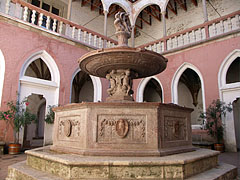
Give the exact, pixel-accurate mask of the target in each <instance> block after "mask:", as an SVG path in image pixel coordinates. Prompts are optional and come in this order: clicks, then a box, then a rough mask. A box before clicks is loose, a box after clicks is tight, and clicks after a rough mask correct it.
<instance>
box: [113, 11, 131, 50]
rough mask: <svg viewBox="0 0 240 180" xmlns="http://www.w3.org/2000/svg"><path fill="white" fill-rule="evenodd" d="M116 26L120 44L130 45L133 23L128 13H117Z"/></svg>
mask: <svg viewBox="0 0 240 180" xmlns="http://www.w3.org/2000/svg"><path fill="white" fill-rule="evenodd" d="M114 26H115V28H116V33H115V34H116V36H117V38H118V46H128V39H129V38H130V37H131V31H132V28H131V25H130V21H129V18H128V14H127V13H125V12H118V13H117V14H116V15H115V21H114Z"/></svg>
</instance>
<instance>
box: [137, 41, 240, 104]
mask: <svg viewBox="0 0 240 180" xmlns="http://www.w3.org/2000/svg"><path fill="white" fill-rule="evenodd" d="M239 42H240V37H237V36H236V37H233V38H230V39H225V40H221V41H216V40H215V41H212V42H209V43H205V44H203V45H201V46H199V47H192V48H188V49H186V50H182V51H181V52H176V53H172V54H166V55H164V56H165V57H166V58H168V64H167V68H166V70H165V71H164V72H163V73H161V74H159V75H157V77H158V78H159V80H160V81H161V83H162V85H163V89H164V97H165V103H170V102H172V97H171V96H172V95H171V83H172V79H173V76H174V73H175V72H176V71H177V69H178V68H179V67H180V66H181V65H182V64H183V63H184V62H188V63H190V64H192V65H194V66H195V67H196V68H197V69H198V70H199V71H200V72H201V74H202V76H203V81H204V86H205V100H206V105H207V106H208V104H210V103H211V102H212V100H213V99H216V98H219V89H218V72H219V68H220V66H221V63H222V62H223V60H224V59H225V58H226V57H227V56H228V55H229V54H230V53H231V52H232V51H233V50H235V49H240V43H239ZM140 81H141V80H135V81H134V86H133V87H134V92H136V90H137V87H138V85H139V82H140ZM134 97H135V98H136V93H135V94H134ZM207 106H206V107H207Z"/></svg>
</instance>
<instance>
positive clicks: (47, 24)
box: [46, 16, 50, 29]
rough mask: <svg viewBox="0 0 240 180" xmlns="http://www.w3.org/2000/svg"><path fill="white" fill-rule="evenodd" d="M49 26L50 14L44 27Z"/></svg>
mask: <svg viewBox="0 0 240 180" xmlns="http://www.w3.org/2000/svg"><path fill="white" fill-rule="evenodd" d="M49 27H50V16H47V22H46V28H47V29H49Z"/></svg>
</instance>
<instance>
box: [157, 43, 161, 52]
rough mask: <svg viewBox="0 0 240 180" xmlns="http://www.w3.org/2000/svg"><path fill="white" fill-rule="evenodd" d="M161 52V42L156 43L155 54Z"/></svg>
mask: <svg viewBox="0 0 240 180" xmlns="http://www.w3.org/2000/svg"><path fill="white" fill-rule="evenodd" d="M160 52H161V42H158V43H157V53H160Z"/></svg>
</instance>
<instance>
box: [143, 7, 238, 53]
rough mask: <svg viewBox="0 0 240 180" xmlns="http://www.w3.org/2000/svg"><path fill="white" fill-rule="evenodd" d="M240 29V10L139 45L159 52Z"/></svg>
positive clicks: (186, 45)
mask: <svg viewBox="0 0 240 180" xmlns="http://www.w3.org/2000/svg"><path fill="white" fill-rule="evenodd" d="M239 30H240V11H236V12H234V13H231V14H229V15H226V16H223V17H220V18H217V19H214V20H212V21H208V22H205V23H203V24H200V25H198V26H194V27H192V28H189V29H186V30H184V31H180V32H177V33H175V34H172V35H169V36H166V37H163V38H161V39H159V40H156V41H153V42H150V43H147V44H144V45H141V46H139V47H140V48H146V49H148V50H152V51H155V52H157V53H163V52H166V51H169V50H174V49H177V48H183V47H188V46H190V45H194V44H196V43H200V42H203V41H206V40H210V39H212V38H216V37H219V36H222V35H224V34H229V33H232V32H234V31H239Z"/></svg>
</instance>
